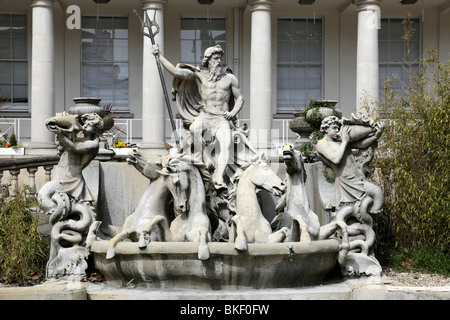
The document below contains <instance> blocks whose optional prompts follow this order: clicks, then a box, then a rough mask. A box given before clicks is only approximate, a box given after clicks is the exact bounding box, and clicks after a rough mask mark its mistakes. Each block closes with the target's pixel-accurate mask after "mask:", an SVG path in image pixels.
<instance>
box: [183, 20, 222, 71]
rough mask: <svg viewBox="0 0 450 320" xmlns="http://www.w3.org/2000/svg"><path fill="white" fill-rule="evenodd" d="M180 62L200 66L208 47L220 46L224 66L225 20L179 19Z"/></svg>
mask: <svg viewBox="0 0 450 320" xmlns="http://www.w3.org/2000/svg"><path fill="white" fill-rule="evenodd" d="M180 39H181V59H180V60H181V62H183V63H188V64H192V65H195V66H201V64H202V58H203V53H204V52H205V50H206V49H207V48H209V47H212V46H215V45H217V44H218V45H220V46H221V47H222V49H223V50H224V52H225V54H224V56H223V58H222V64H226V61H227V60H226V52H227V50H226V49H227V48H226V44H227V41H226V20H225V19H221V18H217V19H206V18H182V19H181V36H180Z"/></svg>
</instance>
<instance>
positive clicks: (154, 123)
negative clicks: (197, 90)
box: [140, 0, 170, 153]
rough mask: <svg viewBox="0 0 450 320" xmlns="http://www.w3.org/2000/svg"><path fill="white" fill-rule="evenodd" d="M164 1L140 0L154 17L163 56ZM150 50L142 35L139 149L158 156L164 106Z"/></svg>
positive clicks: (149, 45)
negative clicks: (157, 26)
mask: <svg viewBox="0 0 450 320" xmlns="http://www.w3.org/2000/svg"><path fill="white" fill-rule="evenodd" d="M166 2H167V1H166V0H150V1H145V0H144V1H143V4H144V7H143V9H144V10H147V14H148V17H149V18H150V19H152V20H153V17H155V19H156V23H157V24H158V25H159V27H160V30H159V33H158V34H157V35H156V36H155V42H156V43H157V44H158V45H159V48H160V50H161V53H162V54H164V8H165V4H166ZM155 10H156V14H155ZM154 30H156V29H154ZM145 31H147V29H146V30H145ZM151 47H152V43H151V40H150V39H149V38H148V37H145V36H144V44H143V61H142V66H143V79H142V144H141V145H140V147H141V148H142V149H148V150H147V151H151V152H153V151H154V152H156V153H159V152H163V151H164V150H163V149H162V147H163V146H164V142H165V135H166V134H165V133H166V132H165V121H166V115H165V114H166V113H165V110H166V105H165V100H164V92H163V89H162V86H161V80H160V78H159V73H158V68H157V65H156V61H155V56H154V55H153V54H152V53H151ZM169 92H170V91H169Z"/></svg>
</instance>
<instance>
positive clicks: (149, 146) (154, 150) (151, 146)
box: [139, 143, 170, 155]
mask: <svg viewBox="0 0 450 320" xmlns="http://www.w3.org/2000/svg"><path fill="white" fill-rule="evenodd" d="M139 149H140V150H143V151H144V152H148V153H151V154H158V155H166V154H169V152H170V149H165V148H164V145H161V144H159V143H158V144H156V143H142V144H141V145H140V146H139Z"/></svg>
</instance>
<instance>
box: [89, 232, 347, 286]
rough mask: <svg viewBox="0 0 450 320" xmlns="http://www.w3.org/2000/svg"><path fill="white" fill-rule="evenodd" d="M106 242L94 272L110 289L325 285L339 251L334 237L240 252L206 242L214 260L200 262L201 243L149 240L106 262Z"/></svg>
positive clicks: (99, 247)
mask: <svg viewBox="0 0 450 320" xmlns="http://www.w3.org/2000/svg"><path fill="white" fill-rule="evenodd" d="M108 245H109V242H108V241H95V242H94V243H93V244H92V246H91V249H90V251H91V253H92V254H93V256H94V262H95V266H96V268H97V269H98V270H99V271H100V272H101V273H102V274H103V275H104V277H105V278H106V280H107V282H108V284H110V285H112V286H119V287H121V286H126V285H127V284H131V283H133V285H134V286H137V287H145V288H153V289H201V290H234V289H244V288H247V289H250V288H254V289H262V288H293V287H299V286H302V285H307V284H314V283H318V282H320V281H323V280H324V278H325V276H326V275H327V274H328V273H329V272H330V271H331V270H332V269H333V268H334V266H335V264H336V257H337V254H338V251H339V241H338V240H335V239H328V240H320V241H314V242H309V243H306V242H289V243H271V244H267V243H261V244H256V243H253V244H248V250H247V251H245V252H239V251H237V250H236V249H235V248H234V243H224V242H211V243H208V247H209V250H210V258H209V259H208V260H203V261H202V260H199V259H198V253H197V251H198V243H193V242H151V243H150V244H149V245H148V246H147V248H145V249H139V247H138V244H137V243H135V242H122V243H119V244H118V245H117V247H116V255H115V256H114V258H112V259H106V252H107V250H108Z"/></svg>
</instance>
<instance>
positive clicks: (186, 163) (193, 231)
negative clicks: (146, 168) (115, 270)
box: [140, 154, 218, 260]
mask: <svg viewBox="0 0 450 320" xmlns="http://www.w3.org/2000/svg"><path fill="white" fill-rule="evenodd" d="M162 166H163V168H162V170H158V172H159V173H160V174H161V176H162V177H163V179H164V182H165V185H166V186H167V188H168V190H169V192H170V193H171V194H172V196H173V200H174V211H175V215H176V217H175V219H174V220H173V221H172V223H171V225H170V234H171V237H170V241H181V242H183V241H190V242H199V249H198V258H199V259H200V260H206V259H208V258H209V248H208V244H207V242H208V241H211V230H212V229H215V227H216V226H217V224H218V221H217V216H216V215H215V213H214V212H211V211H212V210H211V207H210V206H209V205H208V203H207V190H209V189H208V186H206V188H205V183H204V180H205V181H206V184H207V185H209V184H212V180H211V176H210V175H209V173H208V171H207V170H206V166H205V164H204V163H192V162H191V161H190V158H189V157H187V156H183V155H181V154H180V155H175V156H168V157H166V158H165V159H164V160H163V161H162ZM208 213H209V215H208ZM212 225H213V228H212ZM153 226H154V223H152V222H150V223H149V224H147V225H146V226H145V227H144V232H143V235H142V236H141V240H143V241H141V242H140V243H141V244H140V246H144V245H147V244H148V241H147V240H146V237H147V234H148V233H149V232H150V230H151V228H152V227H153Z"/></svg>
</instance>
